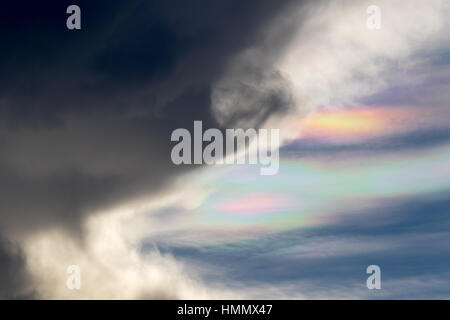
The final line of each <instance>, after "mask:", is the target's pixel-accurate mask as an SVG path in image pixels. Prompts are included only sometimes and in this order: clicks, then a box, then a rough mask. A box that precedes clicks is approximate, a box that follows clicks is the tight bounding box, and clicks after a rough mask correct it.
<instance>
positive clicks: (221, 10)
mask: <svg viewBox="0 0 450 320" xmlns="http://www.w3.org/2000/svg"><path fill="white" fill-rule="evenodd" d="M287 2H288V1H265V2H261V1H256V0H255V1H237V0H236V1H234V0H232V1H221V2H218V1H206V0H205V1H189V2H188V1H70V2H69V1H60V0H58V1H56V0H55V1H38V2H36V1H35V2H29V1H14V2H7V3H6V2H2V4H1V5H0V37H1V39H2V41H3V47H2V50H1V51H0V70H1V72H0V116H1V117H0V119H1V120H0V159H1V160H0V230H1V232H2V233H4V234H5V236H6V237H8V235H12V234H15V235H16V234H26V233H28V232H33V231H35V230H38V229H41V228H47V227H52V226H63V227H65V228H66V229H67V230H69V231H71V232H72V233H73V234H78V232H79V230H80V229H79V222H80V220H81V219H83V217H84V216H85V215H86V214H87V213H88V212H90V211H92V210H95V209H97V208H100V207H102V206H105V205H110V204H114V203H115V202H119V201H122V200H124V199H127V198H128V197H130V196H133V195H137V194H139V193H144V192H145V193H148V192H151V191H153V190H156V189H158V188H160V187H161V186H163V185H164V184H165V183H166V182H168V181H170V179H171V177H173V176H174V175H176V174H178V173H179V172H181V171H182V170H186V168H179V167H175V166H173V165H172V163H171V161H170V148H171V145H170V133H171V132H172V130H174V129H175V128H179V127H185V128H191V126H192V123H193V121H194V120H203V122H204V126H205V127H211V126H215V127H217V126H218V124H217V123H216V121H215V120H214V118H213V116H212V115H211V112H210V89H211V85H212V83H213V82H214V81H215V80H216V79H217V78H218V77H219V76H220V75H221V74H222V72H223V70H224V68H225V67H226V66H227V63H228V61H229V60H230V58H232V57H233V55H234V54H236V53H237V52H238V51H239V50H241V49H243V48H245V47H246V46H248V45H249V44H251V43H252V42H253V41H255V36H256V35H257V33H258V32H259V31H260V28H262V27H263V26H264V24H266V23H268V22H269V21H270V18H271V17H273V16H274V15H275V14H276V13H277V12H279V11H280V10H282V9H283V8H284V7H285V5H286V4H287ZM70 4H77V5H79V6H80V7H81V16H82V29H81V30H79V31H69V30H67V28H66V18H67V16H68V15H67V14H66V8H67V6H68V5H70ZM271 99H275V100H276V97H272V98H271ZM272 111H276V110H270V112H272ZM267 112H269V111H267ZM267 112H266V113H267ZM265 116H267V115H265ZM0 252H1V256H2V260H1V261H2V262H1V268H3V269H5V268H6V269H5V270H7V271H8V272H9V271H10V270H13V269H14V270H20V268H21V265H22V263H23V259H22V257H21V255H20V254H19V255H16V254H10V251H5V250H4V249H3V247H2V249H1V251H0ZM11 266H12V267H11ZM3 269H2V270H3ZM8 272H6V274H9V273H8ZM3 275H4V273H3V272H2V280H1V281H0V282H2V285H3ZM17 275H20V271H18V273H17ZM22 278H23V279H25V277H22ZM6 286H7V287H8V288H7V289H9V290H10V291H8V292H6V291H2V295H3V297H8V296H11V295H14V294H15V293H14V292H16V291H17V290H19V289H20V286H19V285H18V284H17V285H16V283H15V282H14V280H11V281H10V282H7V283H6ZM2 288H3V287H2ZM16 289H17V290H16ZM2 290H3V289H2ZM17 292H18V291H17Z"/></svg>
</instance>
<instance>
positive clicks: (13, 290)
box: [0, 237, 36, 299]
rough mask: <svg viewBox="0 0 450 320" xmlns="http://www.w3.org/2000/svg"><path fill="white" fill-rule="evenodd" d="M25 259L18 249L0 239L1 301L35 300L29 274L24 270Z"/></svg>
mask: <svg viewBox="0 0 450 320" xmlns="http://www.w3.org/2000/svg"><path fill="white" fill-rule="evenodd" d="M25 259H26V257H25V255H24V254H23V252H22V250H21V249H20V247H18V246H16V245H14V244H13V243H11V242H10V241H7V240H5V239H3V238H2V237H0V274H1V278H0V279H1V281H0V298H1V299H32V298H36V296H35V294H34V292H33V289H32V286H31V285H30V282H31V277H30V274H29V273H28V271H27V270H26V269H25V268H24V264H25Z"/></svg>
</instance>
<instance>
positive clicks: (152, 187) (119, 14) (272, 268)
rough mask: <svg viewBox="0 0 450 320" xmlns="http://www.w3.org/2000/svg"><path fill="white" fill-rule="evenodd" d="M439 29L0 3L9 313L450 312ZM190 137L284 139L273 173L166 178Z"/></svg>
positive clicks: (447, 126)
mask: <svg viewBox="0 0 450 320" xmlns="http://www.w3.org/2000/svg"><path fill="white" fill-rule="evenodd" d="M71 4H76V5H78V6H79V7H80V9H81V29H80V30H68V29H67V27H66V19H67V18H68V16H69V15H68V14H67V13H66V8H67V7H68V6H69V5H71ZM371 5H375V6H378V7H379V8H380V13H381V16H380V17H381V19H380V28H379V29H370V28H369V27H368V26H367V20H368V18H369V17H370V14H368V13H367V8H368V7H369V6H371ZM449 16H450V4H449V3H447V2H446V1H444V0H410V1H406V0H405V1H403V0H398V1H387V0H386V1H382V0H378V1H365V0H363V1H356V0H354V1H351V0H338V1H330V0H318V1H296V0H280V1H257V0H246V1H237V0H236V1H235V0H227V1H206V0H194V1H176V0H168V1H152V0H132V1H116V0H109V1H106V0H105V1H103V0H99V1H80V0H73V1H66V0H64V1H61V0H58V1H56V0H44V1H39V2H30V1H22V0H18V1H14V2H8V3H7V2H2V3H1V4H0V38H1V39H2V50H0V298H1V299H449V298H450V241H449V239H450V198H449V192H450V106H449V105H450V94H449V92H450V91H449V90H448V88H449V86H450V38H449V37H448V35H447V34H448V32H447V31H448V30H449V28H450V23H449V22H448V17H449ZM194 121H202V124H203V127H204V128H217V129H219V130H220V131H222V132H225V130H226V129H229V128H244V129H248V128H255V129H261V128H264V129H278V130H279V131H280V149H279V156H280V163H279V170H278V173H277V174H275V175H260V166H259V165H250V164H243V165H224V164H215V165H206V164H204V165H175V164H174V163H173V162H172V161H171V156H170V155H171V150H172V148H173V146H174V142H173V141H171V133H172V132H173V131H174V130H175V129H177V128H185V129H187V130H189V131H192V129H193V125H194ZM72 265H76V266H79V268H80V270H81V286H80V288H79V289H77V290H71V289H70V288H68V286H67V279H68V277H69V276H70V274H68V273H67V268H68V267H69V266H72ZM370 265H377V266H379V267H380V270H381V289H380V290H369V289H368V288H367V286H366V280H367V278H368V277H369V274H367V273H366V269H367V267H368V266H370Z"/></svg>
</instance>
